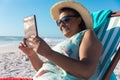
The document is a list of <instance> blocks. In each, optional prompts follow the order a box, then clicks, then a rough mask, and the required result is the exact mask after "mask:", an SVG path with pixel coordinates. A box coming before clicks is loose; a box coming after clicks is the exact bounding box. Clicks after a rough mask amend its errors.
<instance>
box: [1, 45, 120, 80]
mask: <svg viewBox="0 0 120 80" xmlns="http://www.w3.org/2000/svg"><path fill="white" fill-rule="evenodd" d="M17 47H18V45H8V46H2V47H0V77H3V78H4V77H25V78H32V77H33V76H34V74H35V73H36V71H35V70H34V69H33V67H32V65H31V63H30V61H29V59H28V58H27V56H26V55H25V54H24V53H23V52H21V51H20V50H19V49H18V48H17ZM114 72H115V74H116V76H117V79H118V80H120V61H119V63H118V65H117V66H116V68H115V70H114Z"/></svg>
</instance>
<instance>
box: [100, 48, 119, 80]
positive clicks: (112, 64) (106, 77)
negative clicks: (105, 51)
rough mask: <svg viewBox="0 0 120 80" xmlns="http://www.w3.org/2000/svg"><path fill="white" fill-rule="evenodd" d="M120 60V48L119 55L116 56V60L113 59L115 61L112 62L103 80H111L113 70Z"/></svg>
mask: <svg viewBox="0 0 120 80" xmlns="http://www.w3.org/2000/svg"><path fill="white" fill-rule="evenodd" d="M119 59H120V47H119V49H118V51H117V53H116V54H115V56H114V58H113V60H112V62H111V64H110V66H109V68H108V69H107V72H106V73H105V75H104V76H103V79H102V80H109V78H110V76H111V74H112V72H113V70H114V69H115V67H116V65H117V63H118V61H119Z"/></svg>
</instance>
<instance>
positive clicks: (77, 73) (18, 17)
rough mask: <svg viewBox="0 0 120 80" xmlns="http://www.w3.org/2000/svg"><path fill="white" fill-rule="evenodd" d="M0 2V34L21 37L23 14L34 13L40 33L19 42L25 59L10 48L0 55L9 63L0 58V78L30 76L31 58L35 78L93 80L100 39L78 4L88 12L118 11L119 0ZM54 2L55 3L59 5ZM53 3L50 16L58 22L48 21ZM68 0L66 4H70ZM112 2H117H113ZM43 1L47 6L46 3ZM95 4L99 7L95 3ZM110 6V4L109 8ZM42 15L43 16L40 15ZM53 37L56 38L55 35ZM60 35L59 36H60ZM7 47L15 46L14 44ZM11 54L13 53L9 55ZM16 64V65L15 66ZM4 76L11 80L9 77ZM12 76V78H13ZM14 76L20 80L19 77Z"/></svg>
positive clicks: (99, 52)
mask: <svg viewBox="0 0 120 80" xmlns="http://www.w3.org/2000/svg"><path fill="white" fill-rule="evenodd" d="M1 1H2V3H0V4H2V5H0V10H1V15H0V28H1V29H0V35H5V36H6V35H8V36H9V35H10V36H11V35H12V36H23V35H24V30H23V21H22V20H23V18H24V17H25V16H29V15H33V14H35V15H36V16H37V21H38V22H37V24H38V30H39V34H40V37H34V36H31V37H30V41H27V40H26V39H23V41H21V43H20V45H19V48H20V49H21V50H22V51H23V52H24V53H25V54H26V55H27V56H28V57H27V58H24V57H25V56H24V54H21V52H13V51H12V50H10V51H9V53H8V54H9V56H7V57H6V54H4V55H3V56H1V58H2V59H8V61H9V62H10V64H6V63H7V62H5V61H7V60H3V61H0V64H2V66H1V67H2V68H0V69H3V70H0V71H1V72H0V73H1V77H31V75H32V76H33V75H34V74H35V73H32V72H33V71H34V70H32V68H30V63H28V62H29V60H30V61H31V63H32V65H33V67H34V69H35V70H36V71H37V73H36V75H34V79H40V80H46V78H47V79H56V78H57V79H58V80H65V79H69V80H80V79H81V78H82V79H88V78H89V79H92V80H93V79H94V78H95V77H96V75H95V74H96V70H97V69H98V67H97V66H98V62H99V57H100V55H101V52H102V45H101V43H100V42H99V40H98V38H97V36H96V35H95V33H94V31H93V30H92V27H93V24H92V20H91V16H90V12H89V11H88V10H86V8H85V7H83V6H82V5H81V3H83V4H84V5H85V6H86V7H87V8H88V9H89V10H90V11H91V12H93V11H95V10H102V9H113V10H115V8H116V10H117V9H119V7H116V6H117V5H116V4H118V3H119V1H118V3H117V0H116V1H113V2H112V1H109V4H108V1H103V0H100V1H96V0H93V1H92V2H90V1H89V2H88V1H81V3H79V2H80V1H79V0H76V1H78V2H73V1H72V2H71V1H66V2H64V1H62V2H58V1H59V0H53V1H49V0H48V1H47V2H46V1H45V0H39V1H33V0H20V1H15V0H10V1H6V0H5V1H6V2H5V1H4V0H1ZM3 2H4V4H3ZM56 2H58V3H59V5H58V4H57V3H56ZM102 2H104V3H102ZM54 3H56V4H55V5H54V6H53V7H52V9H51V15H52V18H53V19H54V20H55V21H56V23H57V25H56V24H55V23H53V22H52V21H51V18H50V15H49V9H50V7H51V6H52V5H53V4H54ZM67 3H69V5H68V4H67ZM114 3H116V4H115V5H114ZM44 4H45V5H47V6H45V5H44ZM63 4H65V5H63ZM70 4H71V5H70ZM73 4H74V6H73ZM79 4H80V5H79ZM98 4H99V5H101V6H97V5H98ZM106 4H108V5H107V6H105V7H103V6H102V5H106ZM21 5H22V6H21ZM75 5H79V6H80V7H81V9H82V10H79V9H80V8H79V9H78V7H76V8H75ZM111 5H113V6H112V7H111ZM55 6H56V7H55ZM93 7H94V9H93ZM68 8H69V9H68ZM54 9H55V11H54ZM52 10H53V11H52ZM82 11H83V13H82ZM84 11H85V12H84ZM57 13H58V14H57ZM43 14H44V15H45V16H43ZM39 18H40V19H39ZM53 26H55V27H53ZM56 26H59V27H58V28H59V29H58V28H56ZM60 31H61V32H62V33H63V35H64V36H65V37H66V38H67V39H66V40H65V41H63V39H65V38H63V35H62V34H61V32H60ZM41 36H42V38H41ZM56 36H57V39H56V38H54V37H56ZM61 36H62V38H60V37H61ZM43 37H45V38H43ZM51 37H52V40H51ZM22 38H23V37H22ZM12 39H13V38H12ZM14 39H15V38H14ZM53 39H54V40H53ZM59 39H60V40H59ZM20 40H21V39H20ZM56 40H57V41H58V42H60V43H59V44H57V45H56V43H58V42H57V41H56ZM61 41H63V42H61ZM49 42H50V45H49ZM9 43H11V42H9ZM26 43H28V44H26ZM11 44H13V43H11ZM51 45H52V47H51ZM86 45H87V46H86ZM93 45H94V46H93ZM17 47H18V46H17ZM9 48H12V49H14V48H13V47H9ZM2 49H3V48H2ZM98 49H99V50H98ZM7 50H8V48H7V47H4V51H7ZM2 51H3V50H2ZM2 51H0V52H2ZM17 51H18V50H17ZM96 53H97V54H96ZM15 54H16V55H15ZM18 54H20V56H19V57H17V56H18ZM10 55H14V56H12V57H10ZM38 55H40V56H41V55H42V56H44V57H45V58H46V59H47V61H46V59H45V61H42V60H41V59H39V56H38ZM94 56H96V57H94ZM13 57H14V58H13ZM10 58H11V59H10ZM28 58H29V59H28ZM15 59H18V61H17V62H14V61H12V62H11V60H15ZM0 60H1V59H0ZM20 61H23V62H20ZM2 62H4V63H2ZM13 62H14V63H13ZM16 63H17V64H16ZM22 63H23V64H24V65H23V64H22ZM26 63H27V65H26ZM71 63H72V64H71ZM6 65H9V66H8V67H9V68H8V67H6ZM15 65H19V66H17V67H15ZM26 66H29V67H26ZM23 68H24V69H23ZM20 70H21V71H20ZM2 71H4V72H2ZM81 72H82V73H81ZM3 73H4V74H3ZM4 79H5V78H4ZM6 79H9V80H10V78H6ZM11 79H12V80H13V78H11ZM14 79H18V80H19V78H14ZM20 79H21V78H20ZM22 79H25V78H22ZM26 79H27V78H26ZM30 79H31V78H30Z"/></svg>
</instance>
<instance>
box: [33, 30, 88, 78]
mask: <svg viewBox="0 0 120 80" xmlns="http://www.w3.org/2000/svg"><path fill="white" fill-rule="evenodd" d="M85 31H86V30H84V31H81V32H80V33H77V34H75V35H74V36H72V37H71V38H69V39H66V40H65V41H63V42H61V43H59V44H57V45H56V46H55V47H53V50H54V51H57V52H59V53H61V54H63V55H65V56H68V57H70V58H73V59H76V60H79V46H80V42H81V39H82V37H83V35H84V33H85ZM42 72H43V73H42ZM33 79H34V80H84V79H80V78H77V77H75V76H73V75H71V74H69V73H67V72H66V71H65V70H64V69H62V68H60V67H59V66H57V65H56V64H54V63H52V62H51V61H47V62H45V63H44V64H43V66H42V68H40V69H39V71H38V72H37V74H36V75H35V76H34V77H33Z"/></svg>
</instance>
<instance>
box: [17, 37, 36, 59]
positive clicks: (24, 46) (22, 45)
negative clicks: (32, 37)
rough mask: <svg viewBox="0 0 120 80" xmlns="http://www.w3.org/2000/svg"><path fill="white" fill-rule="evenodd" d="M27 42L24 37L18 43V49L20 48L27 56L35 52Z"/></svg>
mask: <svg viewBox="0 0 120 80" xmlns="http://www.w3.org/2000/svg"><path fill="white" fill-rule="evenodd" d="M27 43H28V41H27V39H25V38H24V39H23V41H22V42H20V44H19V49H20V50H22V51H23V52H24V53H25V54H26V55H27V56H28V57H31V56H32V55H33V54H36V53H35V51H33V49H32V48H30V47H28V45H27Z"/></svg>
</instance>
